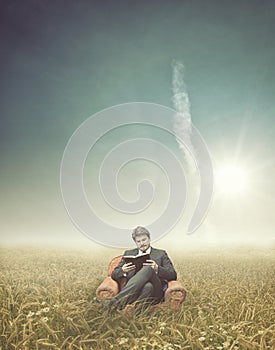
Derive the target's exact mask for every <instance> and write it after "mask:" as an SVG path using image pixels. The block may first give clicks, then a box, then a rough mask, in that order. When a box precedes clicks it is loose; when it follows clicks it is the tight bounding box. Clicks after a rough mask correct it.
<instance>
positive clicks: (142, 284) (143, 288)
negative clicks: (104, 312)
mask: <svg viewBox="0 0 275 350" xmlns="http://www.w3.org/2000/svg"><path fill="white" fill-rule="evenodd" d="M162 298H163V290H162V284H161V281H160V279H159V278H158V276H157V274H156V272H155V271H154V270H153V269H152V267H151V266H143V268H142V269H141V270H139V271H138V272H137V273H136V274H135V275H134V276H133V277H132V278H130V279H129V281H128V282H127V284H126V285H125V287H124V288H123V289H122V290H121V291H120V292H119V293H118V294H117V295H116V296H115V297H114V298H113V299H112V300H111V303H110V305H119V306H120V307H125V306H126V305H127V304H129V303H133V302H135V301H138V302H146V303H147V304H148V303H149V304H157V303H159V302H160V301H161V299H162Z"/></svg>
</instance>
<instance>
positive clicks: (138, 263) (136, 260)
mask: <svg viewBox="0 0 275 350" xmlns="http://www.w3.org/2000/svg"><path fill="white" fill-rule="evenodd" d="M122 259H123V260H124V261H125V264H127V263H130V262H131V263H132V264H134V265H135V267H136V272H138V271H139V270H140V269H141V268H142V266H143V263H145V262H146V260H150V254H142V255H136V256H134V255H124V257H123V258H122Z"/></svg>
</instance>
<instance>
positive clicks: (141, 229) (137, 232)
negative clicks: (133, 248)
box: [132, 226, 150, 241]
mask: <svg viewBox="0 0 275 350" xmlns="http://www.w3.org/2000/svg"><path fill="white" fill-rule="evenodd" d="M143 235H146V236H147V237H148V238H149V239H150V232H149V231H148V230H147V229H146V228H145V227H142V226H138V227H136V228H135V229H134V231H133V232H132V238H133V240H134V241H136V238H137V237H138V236H143Z"/></svg>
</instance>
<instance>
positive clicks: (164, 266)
mask: <svg viewBox="0 0 275 350" xmlns="http://www.w3.org/2000/svg"><path fill="white" fill-rule="evenodd" d="M158 276H159V278H160V279H162V280H167V281H172V280H176V279H177V273H176V271H175V269H174V266H173V264H172V262H171V260H170V259H169V257H168V255H167V253H166V251H165V250H163V254H162V257H161V263H160V265H159V266H158Z"/></svg>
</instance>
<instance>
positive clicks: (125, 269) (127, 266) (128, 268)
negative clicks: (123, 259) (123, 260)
mask: <svg viewBox="0 0 275 350" xmlns="http://www.w3.org/2000/svg"><path fill="white" fill-rule="evenodd" d="M135 268H136V267H135V265H134V264H133V263H131V262H129V263H127V264H124V265H122V271H123V272H124V273H128V272H130V271H133V270H135Z"/></svg>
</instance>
